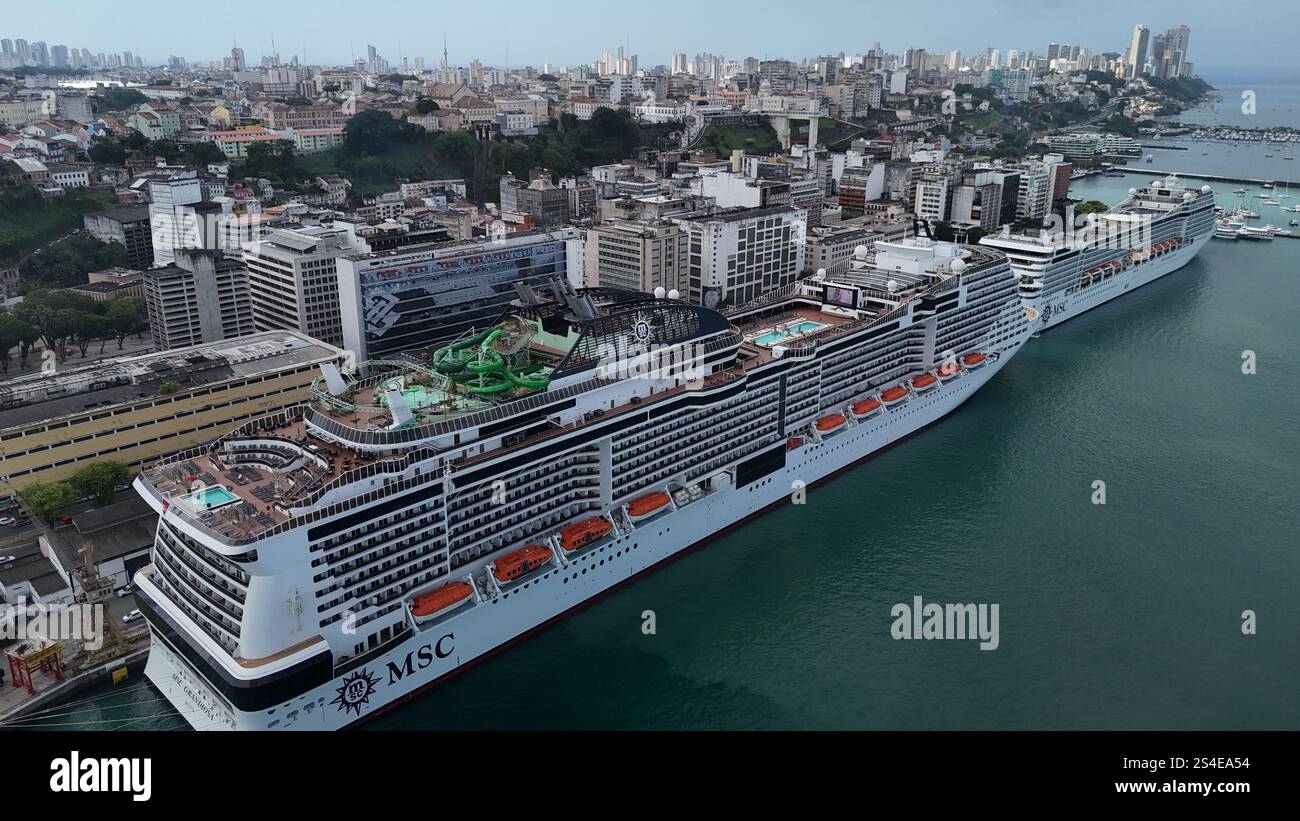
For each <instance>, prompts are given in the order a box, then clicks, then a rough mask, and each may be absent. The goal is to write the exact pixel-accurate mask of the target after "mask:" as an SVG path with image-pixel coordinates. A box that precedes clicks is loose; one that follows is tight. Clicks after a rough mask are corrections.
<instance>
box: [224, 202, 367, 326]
mask: <svg viewBox="0 0 1300 821" xmlns="http://www.w3.org/2000/svg"><path fill="white" fill-rule="evenodd" d="M352 250H353V248H352V245H351V242H350V240H349V237H348V233H347V232H346V231H342V230H333V229H328V228H322V227H319V226H310V227H305V228H300V229H297V230H285V229H282V230H278V231H272V232H271V233H270V234H268V235H267V236H266V237H265V238H264V239H261V240H259V241H257V242H253V243H251V244H250V245H249V246H248V249H247V250H246V251H245V252H244V265H245V266H246V267H247V268H248V287H249V296H250V299H251V302H252V310H253V324H254V326H255V327H256V328H257V330H259V331H272V330H296V331H301V332H302V333H305V334H307V335H308V336H310V337H313V338H315V339H319V340H321V341H322V342H328V343H329V344H331V345H335V346H340V347H341V346H342V345H343V325H342V322H341V320H340V315H339V288H338V270H337V269H338V265H337V260H338V258H339V256H341V255H343V254H345V253H350V252H351V251H352Z"/></svg>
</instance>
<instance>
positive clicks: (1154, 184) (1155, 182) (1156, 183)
mask: <svg viewBox="0 0 1300 821" xmlns="http://www.w3.org/2000/svg"><path fill="white" fill-rule="evenodd" d="M1151 187H1152V188H1159V187H1160V180H1152V181H1151Z"/></svg>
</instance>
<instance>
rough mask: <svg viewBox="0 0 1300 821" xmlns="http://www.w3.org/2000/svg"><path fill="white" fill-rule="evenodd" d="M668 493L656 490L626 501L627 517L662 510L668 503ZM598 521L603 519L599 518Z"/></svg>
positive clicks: (651, 514)
mask: <svg viewBox="0 0 1300 821" xmlns="http://www.w3.org/2000/svg"><path fill="white" fill-rule="evenodd" d="M668 502H669V499H668V494H667V493H664V492H662V491H658V490H656V491H655V492H654V493H647V494H646V495H644V496H639V497H637V498H635V499H633V500H632V501H630V502H628V503H627V517H628V518H629V519H631V520H632V521H634V522H635V521H637V520H638V519H644V518H646V517H647V516H653V515H654V514H656V513H658V512H659V511H661V510H663V509H664V507H666V506H667V505H668ZM600 521H602V522H603V521H605V520H604V519H601V520H600Z"/></svg>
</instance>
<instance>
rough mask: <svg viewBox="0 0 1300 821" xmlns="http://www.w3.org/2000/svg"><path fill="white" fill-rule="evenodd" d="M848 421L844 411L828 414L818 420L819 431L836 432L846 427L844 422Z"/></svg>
mask: <svg viewBox="0 0 1300 821" xmlns="http://www.w3.org/2000/svg"><path fill="white" fill-rule="evenodd" d="M847 421H848V420H847V419H845V418H844V414H842V413H832V414H828V415H826V416H823V417H822V418H821V419H818V420H817V432H818V433H834V432H835V431H837V430H839V429H840V428H842V427H844V423H845V422H847Z"/></svg>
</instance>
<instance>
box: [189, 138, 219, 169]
mask: <svg viewBox="0 0 1300 821" xmlns="http://www.w3.org/2000/svg"><path fill="white" fill-rule="evenodd" d="M185 159H186V160H187V161H188V162H189V163H190V164H191V165H201V166H207V165H210V164H212V163H220V162H225V161H226V154H225V152H223V151H222V150H221V149H220V148H217V144H216V143H209V142H199V143H190V144H189V145H187V146H186V147H185Z"/></svg>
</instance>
